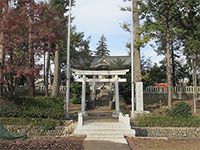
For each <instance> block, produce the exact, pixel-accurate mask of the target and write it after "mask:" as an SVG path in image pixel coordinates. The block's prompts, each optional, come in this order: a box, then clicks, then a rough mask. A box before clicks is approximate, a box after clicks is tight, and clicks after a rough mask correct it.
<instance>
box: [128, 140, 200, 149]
mask: <svg viewBox="0 0 200 150" xmlns="http://www.w3.org/2000/svg"><path fill="white" fill-rule="evenodd" d="M126 139H127V141H128V143H129V146H130V148H131V150H200V139H198V140H182V139H180V140H177V139H168V140H162V139H161V140H158V139H144V138H126Z"/></svg>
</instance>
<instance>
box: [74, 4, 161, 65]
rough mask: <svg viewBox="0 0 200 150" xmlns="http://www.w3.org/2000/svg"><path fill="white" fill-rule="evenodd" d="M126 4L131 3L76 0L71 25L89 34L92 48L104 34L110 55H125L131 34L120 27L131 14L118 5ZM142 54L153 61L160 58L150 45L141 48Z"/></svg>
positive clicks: (94, 47)
mask: <svg viewBox="0 0 200 150" xmlns="http://www.w3.org/2000/svg"><path fill="white" fill-rule="evenodd" d="M126 5H131V3H130V2H126V3H124V2H123V0H76V6H75V7H73V10H72V15H73V16H74V17H75V20H74V21H73V25H76V27H77V30H78V31H80V32H85V35H86V36H87V37H88V36H91V44H90V46H91V49H92V50H95V49H96V47H97V42H98V40H99V38H100V36H101V35H102V34H104V35H105V36H106V38H107V44H108V49H109V50H110V51H111V55H127V54H128V50H127V48H126V47H125V44H126V42H127V41H130V38H131V36H130V33H127V32H125V31H123V30H122V28H121V27H120V25H121V24H122V23H124V22H128V23H130V22H131V14H130V13H129V12H122V11H120V7H121V6H126ZM142 54H143V55H145V57H151V58H152V60H153V61H154V62H158V61H159V60H160V59H161V57H160V56H157V54H156V53H155V52H154V51H153V49H152V48H151V47H150V46H146V47H145V48H143V49H142Z"/></svg>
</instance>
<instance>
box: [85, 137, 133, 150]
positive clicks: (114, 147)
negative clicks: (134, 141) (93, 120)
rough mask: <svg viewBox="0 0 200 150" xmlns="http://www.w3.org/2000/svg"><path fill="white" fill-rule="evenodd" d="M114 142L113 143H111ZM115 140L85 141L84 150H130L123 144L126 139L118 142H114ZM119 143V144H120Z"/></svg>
mask: <svg viewBox="0 0 200 150" xmlns="http://www.w3.org/2000/svg"><path fill="white" fill-rule="evenodd" d="M109 140H112V141H109ZM114 140H115V139H108V141H107V140H106V139H104V140H87V139H86V140H85V141H84V143H83V145H84V150H130V148H129V146H128V144H127V143H123V141H124V140H125V139H124V138H123V139H121V140H122V141H121V142H120V140H119V139H118V140H117V141H116V142H113V141H114ZM118 142H119V143H118Z"/></svg>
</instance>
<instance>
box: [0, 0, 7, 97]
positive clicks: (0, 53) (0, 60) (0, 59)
mask: <svg viewBox="0 0 200 150" xmlns="http://www.w3.org/2000/svg"><path fill="white" fill-rule="evenodd" d="M5 4H6V5H5V8H3V9H2V15H3V18H2V21H1V26H3V22H4V21H5V19H6V18H5V16H4V14H5V13H6V12H7V10H8V0H7V1H5ZM3 40H4V34H3V33H2V32H1V33H0V98H1V97H2V96H3V82H2V81H3V69H4V57H5V56H4V55H5V54H4V47H3Z"/></svg>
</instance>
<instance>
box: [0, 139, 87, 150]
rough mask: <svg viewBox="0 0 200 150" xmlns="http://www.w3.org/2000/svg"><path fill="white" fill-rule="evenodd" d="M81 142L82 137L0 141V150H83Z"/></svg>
mask: <svg viewBox="0 0 200 150" xmlns="http://www.w3.org/2000/svg"><path fill="white" fill-rule="evenodd" d="M83 141H84V138H82V137H59V138H58V137H57V138H55V137H54V138H47V137H45V138H44V137H43V138H39V139H28V140H25V141H20V140H15V141H7V140H0V150H83Z"/></svg>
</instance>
